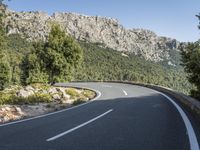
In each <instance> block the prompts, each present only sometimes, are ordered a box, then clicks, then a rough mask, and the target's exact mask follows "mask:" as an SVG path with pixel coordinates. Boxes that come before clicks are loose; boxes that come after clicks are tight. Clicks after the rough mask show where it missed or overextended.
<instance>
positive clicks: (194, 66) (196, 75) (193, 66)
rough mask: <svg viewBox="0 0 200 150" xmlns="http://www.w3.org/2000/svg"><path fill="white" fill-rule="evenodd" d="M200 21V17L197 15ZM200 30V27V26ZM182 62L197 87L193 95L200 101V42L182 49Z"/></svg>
mask: <svg viewBox="0 0 200 150" xmlns="http://www.w3.org/2000/svg"><path fill="white" fill-rule="evenodd" d="M197 17H198V18H199V20H200V16H199V15H197ZM199 29H200V26H199ZM181 54H182V62H183V64H182V65H183V66H184V69H185V71H186V72H187V73H188V80H189V82H191V83H192V84H194V85H195V86H196V89H193V90H192V91H191V95H192V96H194V97H195V98H198V99H200V42H199V41H198V42H195V43H189V44H188V45H187V46H186V47H185V48H182V52H181Z"/></svg>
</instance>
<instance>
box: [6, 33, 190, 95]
mask: <svg viewBox="0 0 200 150" xmlns="http://www.w3.org/2000/svg"><path fill="white" fill-rule="evenodd" d="M7 39H8V40H7V45H8V47H9V48H8V55H9V58H10V59H9V64H10V67H11V79H10V85H12V84H18V85H20V84H29V83H35V82H40V83H47V82H53V81H55V82H56V80H58V81H65V82H68V81H104V80H109V81H110V80H127V81H134V82H142V83H152V84H157V85H163V86H166V87H170V88H173V89H175V90H177V91H180V92H184V93H188V92H189V91H190V89H191V84H190V83H189V82H188V81H187V79H186V75H185V73H184V71H183V69H181V68H180V67H177V68H176V67H170V66H166V65H161V64H158V63H153V62H150V61H145V60H144V59H142V58H139V57H137V56H135V55H129V57H125V56H122V54H121V53H120V52H117V51H115V50H112V49H109V48H101V47H100V46H99V45H98V44H92V43H85V42H79V45H80V47H81V48H82V49H83V56H82V54H81V53H82V52H81V53H80V56H79V57H80V59H82V57H83V63H81V62H79V63H78V64H80V63H81V64H80V65H77V66H76V68H77V69H74V68H75V66H73V65H72V67H71V68H73V69H72V70H70V69H69V68H65V70H63V71H65V72H66V77H68V78H64V79H63V78H62V77H63V76H64V75H62V76H61V80H59V79H56V80H51V81H50V79H49V77H48V71H51V70H54V71H55V69H54V68H51V70H46V67H47V66H46V65H44V61H46V62H45V63H47V62H48V61H50V59H48V58H50V57H49V54H48V53H46V51H45V50H44V47H45V46H44V45H45V43H42V42H38V43H30V42H27V41H26V40H25V39H23V38H21V37H20V36H19V35H10V36H9V37H8V38H7ZM62 54H63V53H62ZM40 56H41V57H40ZM54 56H55V55H54ZM58 56H59V52H58ZM61 56H62V55H61ZM65 61H68V60H65ZM42 63H43V65H42ZM49 63H50V62H49ZM60 63H61V62H58V65H59V64H60ZM60 65H62V63H61V64H60ZM52 67H53V66H52ZM63 67H67V66H61V68H63ZM34 69H36V72H32V71H33V70H34ZM63 69H64V68H63ZM38 70H39V71H38ZM37 71H38V72H37ZM60 71H62V70H60ZM69 72H71V73H70V76H68V75H67V73H69ZM37 73H38V74H37ZM29 74H31V75H32V77H31V78H30V75H29Z"/></svg>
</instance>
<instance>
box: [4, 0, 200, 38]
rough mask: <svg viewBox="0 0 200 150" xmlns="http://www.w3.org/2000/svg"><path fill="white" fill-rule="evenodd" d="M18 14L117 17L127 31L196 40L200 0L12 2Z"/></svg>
mask: <svg viewBox="0 0 200 150" xmlns="http://www.w3.org/2000/svg"><path fill="white" fill-rule="evenodd" d="M6 3H7V4H8V6H9V8H10V9H12V10H15V11H36V10H39V11H45V12H48V13H49V14H52V13H53V12H76V13H81V14H86V15H98V16H106V17H113V18H116V19H118V20H119V22H120V23H121V24H122V25H123V26H125V27H126V28H145V29H150V30H152V31H154V32H156V33H157V34H158V35H161V36H168V37H172V38H176V39H177V40H180V41H185V42H186V41H196V40H198V39H199V38H200V30H198V29H197V25H198V19H197V18H196V17H195V15H196V14H198V13H199V12H200V0H11V1H10V2H6Z"/></svg>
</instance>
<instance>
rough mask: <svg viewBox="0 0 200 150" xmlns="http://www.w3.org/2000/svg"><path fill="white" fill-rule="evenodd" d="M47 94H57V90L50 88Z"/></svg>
mask: <svg viewBox="0 0 200 150" xmlns="http://www.w3.org/2000/svg"><path fill="white" fill-rule="evenodd" d="M48 93H49V94H57V93H58V91H57V89H56V88H55V87H53V88H50V89H49V90H48Z"/></svg>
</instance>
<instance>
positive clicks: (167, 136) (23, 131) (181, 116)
mask: <svg viewBox="0 0 200 150" xmlns="http://www.w3.org/2000/svg"><path fill="white" fill-rule="evenodd" d="M57 85H58V86H75V87H85V88H90V89H94V90H95V91H98V97H97V98H96V99H95V100H94V101H92V102H89V103H85V104H83V105H80V106H78V107H74V108H70V109H67V110H62V111H60V112H56V113H51V114H48V115H43V116H40V117H35V118H32V119H27V120H22V121H17V122H13V123H8V124H5V125H0V150H68V149H69V150H90V149H91V150H134V149H135V150H199V140H200V126H199V122H198V121H197V120H195V119H194V117H193V116H192V115H191V114H190V113H189V112H187V111H186V110H184V109H183V108H182V107H181V106H179V105H178V104H177V103H176V102H175V101H174V100H173V99H172V98H171V97H169V96H168V95H165V94H163V93H160V92H157V91H155V90H152V89H148V88H145V87H141V86H135V85H129V84H121V83H69V84H66V83H58V84H57Z"/></svg>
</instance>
